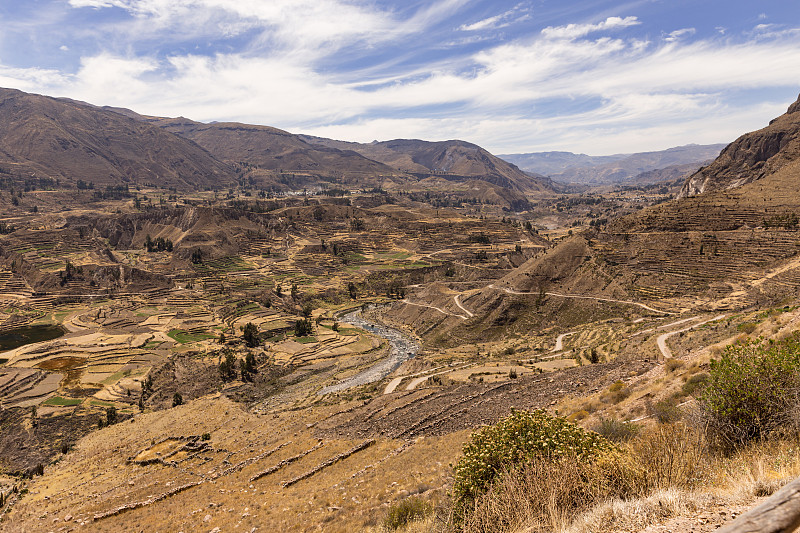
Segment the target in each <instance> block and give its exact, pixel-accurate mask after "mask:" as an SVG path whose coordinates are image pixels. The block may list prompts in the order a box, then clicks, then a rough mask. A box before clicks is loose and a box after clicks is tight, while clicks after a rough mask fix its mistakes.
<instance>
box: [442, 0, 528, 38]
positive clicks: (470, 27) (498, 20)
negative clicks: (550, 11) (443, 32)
mask: <svg viewBox="0 0 800 533" xmlns="http://www.w3.org/2000/svg"><path fill="white" fill-rule="evenodd" d="M530 18H531V9H530V8H529V7H527V6H526V5H525V4H524V3H521V4H517V5H516V6H514V7H513V8H512V9H509V10H508V11H505V12H503V13H500V14H499V15H495V16H493V17H488V18H485V19H482V20H479V21H477V22H473V23H471V24H462V25H461V26H460V27H459V28H458V29H459V30H461V31H481V30H497V29H500V28H505V27H508V26H511V25H512V24H516V23H518V22H524V21H526V20H530Z"/></svg>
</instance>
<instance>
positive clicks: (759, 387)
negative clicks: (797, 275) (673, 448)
mask: <svg viewBox="0 0 800 533" xmlns="http://www.w3.org/2000/svg"><path fill="white" fill-rule="evenodd" d="M798 395H800V333H798V332H795V333H794V334H792V335H791V336H790V337H787V338H786V339H784V340H781V341H779V342H774V343H773V342H770V343H769V344H763V343H762V342H761V339H756V340H750V341H745V342H743V343H742V344H738V345H733V346H729V347H728V348H726V349H725V351H724V352H722V356H721V357H720V359H719V360H712V362H711V370H710V372H709V378H708V382H707V385H706V388H705V390H704V391H703V394H702V396H701V397H700V401H699V403H700V407H701V409H702V412H703V414H704V415H705V418H706V423H707V427H708V432H709V437H710V438H711V440H712V441H713V442H714V444H716V445H719V446H722V447H731V446H736V445H740V444H744V443H746V442H748V441H751V440H753V439H758V438H761V437H765V436H767V435H768V434H770V433H771V432H774V431H776V430H780V429H790V428H792V429H796V428H797V427H798V426H800V424H799V423H798V419H797V416H798V407H799V406H800V405H799V404H800V402H798Z"/></svg>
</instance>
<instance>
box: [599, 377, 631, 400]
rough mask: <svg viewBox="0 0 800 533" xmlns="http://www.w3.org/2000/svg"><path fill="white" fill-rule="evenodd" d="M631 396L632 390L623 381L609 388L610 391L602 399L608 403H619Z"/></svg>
mask: <svg viewBox="0 0 800 533" xmlns="http://www.w3.org/2000/svg"><path fill="white" fill-rule="evenodd" d="M630 395H631V391H630V389H629V388H628V387H627V386H626V385H625V383H623V382H622V381H619V380H618V381H616V382H615V383H613V384H612V385H611V386H610V387H609V388H608V391H607V392H605V393H604V394H603V395H602V399H603V400H604V401H606V402H611V403H619V402H621V401H622V400H624V399H625V398H627V397H628V396H630Z"/></svg>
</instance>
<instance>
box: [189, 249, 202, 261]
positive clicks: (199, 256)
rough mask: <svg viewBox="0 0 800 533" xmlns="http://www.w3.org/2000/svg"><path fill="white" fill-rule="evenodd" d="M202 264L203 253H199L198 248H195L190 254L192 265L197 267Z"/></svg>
mask: <svg viewBox="0 0 800 533" xmlns="http://www.w3.org/2000/svg"><path fill="white" fill-rule="evenodd" d="M202 262H203V252H201V251H200V248H196V249H195V251H194V252H192V263H194V264H195V265H199V264H200V263H202Z"/></svg>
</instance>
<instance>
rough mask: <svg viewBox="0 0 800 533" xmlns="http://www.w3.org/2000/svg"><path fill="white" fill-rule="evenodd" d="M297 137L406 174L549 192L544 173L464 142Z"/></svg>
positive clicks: (523, 190) (549, 184) (521, 190)
mask: <svg viewBox="0 0 800 533" xmlns="http://www.w3.org/2000/svg"><path fill="white" fill-rule="evenodd" d="M300 138H302V139H303V140H305V141H307V142H309V143H310V144H315V145H318V146H325V147H329V148H338V149H340V150H352V151H354V152H358V153H359V154H361V155H363V156H364V157H368V158H369V159H372V160H374V161H380V162H381V163H384V164H386V165H388V166H390V167H392V168H395V169H398V170H401V171H403V172H407V173H409V174H417V175H431V174H434V175H441V176H452V177H454V178H458V177H461V178H474V177H477V176H480V177H481V179H482V180H483V181H487V182H489V183H492V184H494V185H499V186H501V187H505V188H508V189H512V190H516V191H519V192H544V191H552V183H551V181H550V180H549V179H547V178H545V177H544V176H542V175H539V174H533V175H531V174H528V173H525V172H523V171H522V170H520V169H519V168H518V167H517V166H516V165H513V164H511V163H508V162H507V161H504V160H503V159H501V158H499V157H497V156H494V155H492V154H490V153H489V152H488V151H486V150H484V149H483V148H481V147H480V146H478V145H476V144H472V143H468V142H464V141H440V142H428V141H421V140H417V139H396V140H393V141H383V142H372V143H369V144H362V143H354V142H345V141H334V140H332V139H325V138H321V137H312V136H309V135H301V136H300Z"/></svg>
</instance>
